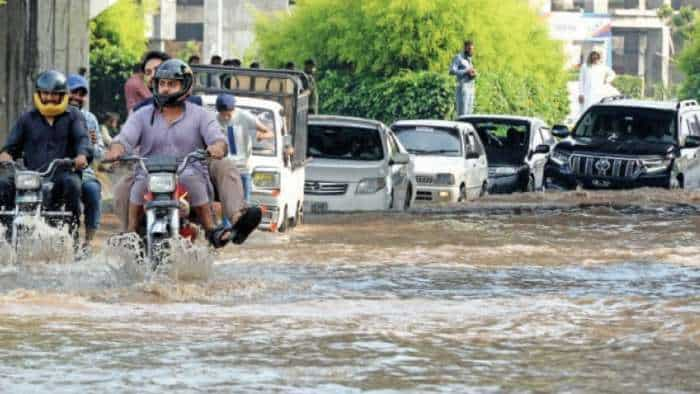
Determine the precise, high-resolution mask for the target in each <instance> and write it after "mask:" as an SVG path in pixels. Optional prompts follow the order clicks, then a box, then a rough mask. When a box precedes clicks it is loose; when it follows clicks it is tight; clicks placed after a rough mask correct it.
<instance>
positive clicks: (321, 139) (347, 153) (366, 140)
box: [306, 124, 384, 161]
mask: <svg viewBox="0 0 700 394" xmlns="http://www.w3.org/2000/svg"><path fill="white" fill-rule="evenodd" d="M308 132H309V137H308V148H307V153H306V154H307V156H309V157H314V158H317V159H339V160H361V161H379V160H383V159H384V149H382V141H381V139H380V138H379V131H377V130H376V129H369V128H361V127H346V126H327V125H312V124H310V125H309V126H308Z"/></svg>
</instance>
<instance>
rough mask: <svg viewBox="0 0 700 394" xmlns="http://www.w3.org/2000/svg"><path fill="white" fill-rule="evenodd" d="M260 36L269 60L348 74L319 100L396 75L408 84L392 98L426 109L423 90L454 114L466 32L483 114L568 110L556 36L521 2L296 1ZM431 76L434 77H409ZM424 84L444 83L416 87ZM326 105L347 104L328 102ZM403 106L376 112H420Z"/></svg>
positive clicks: (262, 23)
mask: <svg viewBox="0 0 700 394" xmlns="http://www.w3.org/2000/svg"><path fill="white" fill-rule="evenodd" d="M257 38H258V44H259V48H260V54H261V56H262V58H263V61H264V62H265V64H283V63H284V62H286V61H289V60H293V61H295V62H296V63H297V64H300V63H301V62H303V60H304V59H306V58H309V57H312V58H315V60H316V62H317V64H318V66H319V69H320V70H329V71H333V73H332V74H323V75H322V76H325V75H333V76H334V78H333V81H338V83H346V82H347V81H349V83H347V84H346V85H341V87H342V86H344V87H345V89H338V87H339V86H337V85H332V84H330V83H319V86H320V87H319V90H320V97H321V99H322V100H324V101H326V100H330V102H331V103H341V102H346V101H347V100H352V99H347V98H344V97H335V95H347V94H351V93H355V94H357V93H358V91H357V90H356V89H358V87H359V86H366V89H364V90H363V91H365V92H366V91H367V89H369V86H370V85H374V86H378V85H380V84H385V87H386V84H391V83H392V82H395V83H396V86H398V87H402V88H401V89H394V90H393V92H394V94H396V97H395V99H394V100H405V99H406V97H409V96H412V97H415V98H416V99H417V100H419V102H418V103H417V104H416V106H417V107H421V106H426V105H430V104H429V102H425V103H423V102H422V101H423V100H424V99H425V100H427V99H430V100H432V97H427V96H430V95H436V96H439V97H444V100H445V101H446V102H449V103H450V105H448V106H446V105H443V104H441V105H439V106H437V107H436V109H435V110H434V111H433V112H432V113H431V114H430V115H431V117H437V118H448V117H450V116H451V115H452V112H451V111H452V108H453V103H452V101H453V98H452V96H453V94H452V90H453V87H454V86H453V85H454V82H452V83H450V80H449V77H448V79H445V77H446V75H447V69H448V67H449V64H450V62H451V60H452V57H453V56H454V55H455V54H456V53H457V52H458V51H459V50H461V48H462V43H463V41H464V39H466V38H469V39H473V40H474V41H475V45H476V53H475V63H476V67H477V70H479V72H480V76H479V79H478V81H477V109H478V110H479V111H480V112H511V113H521V114H529V115H540V116H543V117H545V118H547V119H548V120H550V121H551V120H559V119H561V118H563V116H564V115H565V113H566V111H567V108H568V99H567V95H566V73H565V71H564V57H563V54H562V51H561V47H560V44H559V43H557V42H555V41H552V40H551V39H549V37H548V31H547V29H546V27H545V26H544V24H543V23H542V22H541V21H540V20H539V18H538V17H537V15H536V14H535V13H534V12H533V11H532V10H531V9H530V8H529V7H528V5H527V2H524V1H522V0H502V1H498V2H494V1H492V0H363V1H350V2H338V1H336V0H300V1H299V2H298V5H297V7H296V9H295V11H294V12H293V13H292V14H291V15H287V14H280V15H276V16H273V17H266V16H263V15H261V16H259V18H258V23H257ZM411 73H432V74H433V75H432V76H429V75H430V74H423V75H422V76H421V77H413V76H411V75H410V74H411ZM343 77H347V78H343ZM427 80H432V81H433V82H435V84H434V85H431V84H416V85H412V84H410V83H409V84H407V83H406V81H414V82H416V81H424V82H425V81H427ZM437 81H441V82H437ZM445 82H446V83H445ZM419 86H420V87H427V86H431V87H432V88H436V89H440V90H441V91H440V92H434V91H421V92H412V91H411V90H412V89H418V88H419ZM402 89H403V90H402ZM362 99H363V98H358V100H362ZM364 99H366V98H364ZM382 105H384V103H382ZM322 108H324V109H325V110H326V111H333V112H338V113H343V112H342V111H344V110H347V107H346V106H338V107H334V106H332V105H330V104H328V103H325V104H322ZM404 108H405V110H404V111H402V112H399V113H395V112H382V111H377V112H378V113H379V114H380V115H381V116H380V119H382V120H385V121H391V120H394V119H395V118H394V116H399V117H410V116H414V115H416V113H415V112H411V110H410V108H414V106H413V105H410V106H409V105H406V106H404ZM438 108H439V110H438Z"/></svg>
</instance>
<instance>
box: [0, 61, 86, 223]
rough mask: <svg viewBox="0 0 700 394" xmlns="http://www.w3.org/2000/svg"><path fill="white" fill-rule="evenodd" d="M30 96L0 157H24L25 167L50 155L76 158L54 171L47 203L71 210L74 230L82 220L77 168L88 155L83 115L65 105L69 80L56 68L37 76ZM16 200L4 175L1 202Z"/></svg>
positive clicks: (37, 167) (39, 164) (42, 164)
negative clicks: (29, 103)
mask: <svg viewBox="0 0 700 394" xmlns="http://www.w3.org/2000/svg"><path fill="white" fill-rule="evenodd" d="M33 98H34V109H32V110H30V111H28V112H25V113H24V114H22V116H20V118H19V120H18V121H17V123H16V124H15V126H14V127H13V128H12V131H11V132H10V136H9V137H8V139H7V141H6V142H5V145H4V146H3V147H2V150H0V162H8V161H13V160H17V159H20V158H22V159H23V161H24V166H25V167H26V168H27V169H28V170H32V171H45V170H46V169H47V168H48V166H49V164H50V163H51V162H52V161H53V160H54V159H64V158H71V159H74V161H75V167H74V168H72V169H66V168H61V169H57V170H56V172H55V173H54V176H53V182H54V188H53V190H52V193H51V195H50V196H48V204H47V206H48V207H50V208H51V209H55V208H57V207H58V206H60V205H61V204H65V205H66V209H67V210H69V211H70V212H71V213H72V214H73V215H72V221H71V227H72V229H76V228H77V224H78V223H79V220H80V190H81V178H80V171H81V170H82V169H84V168H85V167H87V165H88V158H89V157H92V149H91V147H90V139H89V137H88V135H87V131H86V130H85V125H84V120H83V116H82V114H81V113H80V111H79V110H78V109H76V108H72V107H69V106H68V84H67V81H66V77H65V75H63V74H61V73H60V72H58V71H54V70H51V71H46V72H44V73H42V74H41V75H39V78H38V79H37V81H36V86H35V92H34V96H33ZM14 199H15V183H14V174H3V175H2V176H0V206H5V207H7V208H11V207H14V203H15V200H14Z"/></svg>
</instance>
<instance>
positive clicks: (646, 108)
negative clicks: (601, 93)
mask: <svg viewBox="0 0 700 394" xmlns="http://www.w3.org/2000/svg"><path fill="white" fill-rule="evenodd" d="M552 131H553V133H554V135H555V136H558V137H561V138H566V139H564V140H562V141H561V142H559V143H558V144H557V145H556V146H555V147H554V150H553V151H552V154H551V157H550V160H549V162H548V163H547V167H546V169H545V176H546V178H547V184H548V185H549V187H556V188H561V189H572V188H575V187H577V186H579V185H580V186H582V187H585V188H635V187H643V186H647V187H666V188H697V187H698V186H700V156H699V155H698V153H700V106H699V105H698V103H697V102H696V101H695V100H686V101H680V102H658V101H642V100H631V99H627V98H622V97H612V98H607V99H603V100H602V101H601V102H600V103H598V104H594V105H592V106H591V107H590V108H588V110H586V112H585V113H584V114H583V116H581V118H580V119H579V120H578V122H577V123H576V125H575V127H574V129H573V132H571V133H570V132H569V130H568V128H566V126H555V127H554V128H553V130H552Z"/></svg>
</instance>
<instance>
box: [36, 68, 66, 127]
mask: <svg viewBox="0 0 700 394" xmlns="http://www.w3.org/2000/svg"><path fill="white" fill-rule="evenodd" d="M40 92H43V93H58V94H62V95H63V97H62V98H61V102H60V103H59V104H45V103H44V102H43V101H41V97H40V96H39V93H40ZM33 99H34V106H35V107H36V109H37V110H39V112H40V113H41V114H42V115H44V116H58V115H60V114H62V113H64V112H66V108H67V107H68V82H67V80H66V76H65V75H63V74H62V73H60V72H58V71H56V70H49V71H44V72H43V73H41V74H39V77H38V78H37V79H36V84H35V85H34V97H33Z"/></svg>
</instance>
